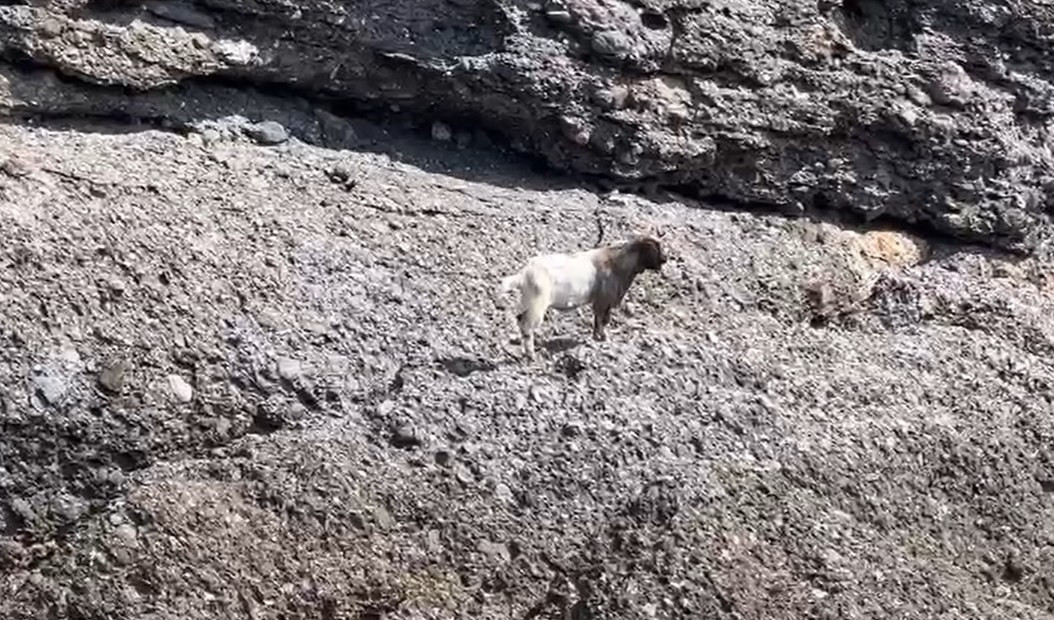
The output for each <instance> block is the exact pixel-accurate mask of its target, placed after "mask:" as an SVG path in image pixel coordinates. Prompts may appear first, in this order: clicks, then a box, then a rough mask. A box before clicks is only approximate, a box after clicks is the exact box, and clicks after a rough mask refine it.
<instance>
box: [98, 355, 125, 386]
mask: <svg viewBox="0 0 1054 620" xmlns="http://www.w3.org/2000/svg"><path fill="white" fill-rule="evenodd" d="M129 370H131V364H129V363H128V361H127V360H123V359H118V360H111V361H109V362H107V363H106V364H105V365H104V366H103V368H102V370H101V371H100V372H99V379H98V380H99V386H100V387H102V388H103V389H104V390H106V391H107V392H110V393H112V394H120V393H121V391H122V390H124V386H125V384H126V383H127V380H128V371H129Z"/></svg>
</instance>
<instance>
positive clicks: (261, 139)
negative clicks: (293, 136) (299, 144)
mask: <svg viewBox="0 0 1054 620" xmlns="http://www.w3.org/2000/svg"><path fill="white" fill-rule="evenodd" d="M244 131H245V135H247V136H249V137H250V138H252V139H253V140H254V141H256V143H257V144H263V145H268V146H270V145H274V144H281V143H283V142H285V141H286V140H288V139H289V132H288V131H286V128H285V127H283V126H282V125H281V124H280V123H276V122H274V121H264V122H262V123H255V124H253V125H249V126H247V127H246V128H245V130H244Z"/></svg>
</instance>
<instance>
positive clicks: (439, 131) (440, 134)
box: [432, 121, 454, 142]
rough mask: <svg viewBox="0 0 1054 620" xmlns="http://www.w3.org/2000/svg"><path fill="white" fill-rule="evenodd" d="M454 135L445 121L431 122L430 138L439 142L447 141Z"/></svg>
mask: <svg viewBox="0 0 1054 620" xmlns="http://www.w3.org/2000/svg"><path fill="white" fill-rule="evenodd" d="M453 136H454V132H452V131H451V130H450V126H449V125H447V124H446V123H441V122H439V121H436V122H434V123H432V139H433V140H438V141H440V142H449V141H450V139H451V138H452V137H453Z"/></svg>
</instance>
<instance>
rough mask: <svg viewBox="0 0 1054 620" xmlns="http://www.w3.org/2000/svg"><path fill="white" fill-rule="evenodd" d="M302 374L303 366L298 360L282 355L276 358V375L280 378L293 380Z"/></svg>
mask: <svg viewBox="0 0 1054 620" xmlns="http://www.w3.org/2000/svg"><path fill="white" fill-rule="evenodd" d="M303 374H304V369H303V366H301V364H300V362H298V361H297V360H294V359H290V358H288V357H283V358H282V359H280V360H278V376H279V377H281V378H282V379H284V380H286V381H289V382H293V381H296V380H297V379H299V378H300V377H301V376H302V375H303Z"/></svg>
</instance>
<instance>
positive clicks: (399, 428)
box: [390, 423, 424, 448]
mask: <svg viewBox="0 0 1054 620" xmlns="http://www.w3.org/2000/svg"><path fill="white" fill-rule="evenodd" d="M390 441H391V444H392V445H393V446H395V447H396V448H416V447H418V446H420V445H422V444H423V443H424V442H423V441H422V438H421V436H420V435H419V434H418V432H417V429H416V428H415V427H414V426H413V425H412V424H409V423H403V424H398V425H396V427H395V428H394V429H393V430H392V433H391V438H390Z"/></svg>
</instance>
